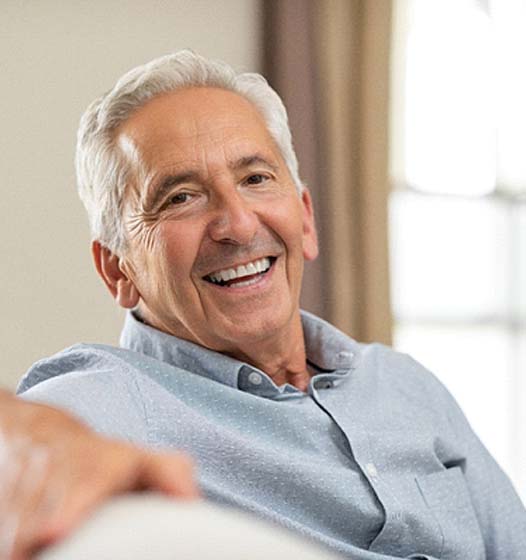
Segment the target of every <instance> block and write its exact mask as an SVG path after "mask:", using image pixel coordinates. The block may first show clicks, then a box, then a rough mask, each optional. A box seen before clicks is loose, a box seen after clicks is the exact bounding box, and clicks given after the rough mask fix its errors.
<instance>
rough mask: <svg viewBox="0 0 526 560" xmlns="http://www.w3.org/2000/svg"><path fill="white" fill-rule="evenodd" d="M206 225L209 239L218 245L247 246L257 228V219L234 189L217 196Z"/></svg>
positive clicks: (252, 210)
mask: <svg viewBox="0 0 526 560" xmlns="http://www.w3.org/2000/svg"><path fill="white" fill-rule="evenodd" d="M214 206H215V207H214V210H213V216H212V218H211V220H210V223H209V225H208V232H209V236H210V238H211V239H213V240H214V241H216V242H218V243H230V244H232V245H248V244H249V243H250V242H251V241H252V240H253V238H254V235H255V234H256V231H257V228H258V217H257V215H256V213H255V212H254V209H253V208H251V206H250V205H249V203H248V202H247V201H246V200H244V199H243V197H242V195H241V194H240V193H239V192H238V191H237V190H235V189H229V190H228V192H227V193H224V194H222V195H221V196H220V197H219V196H218V197H217V199H216V201H215V205H214Z"/></svg>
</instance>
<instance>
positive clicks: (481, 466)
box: [428, 372, 526, 560]
mask: <svg viewBox="0 0 526 560" xmlns="http://www.w3.org/2000/svg"><path fill="white" fill-rule="evenodd" d="M428 373H429V372H428ZM436 384H437V386H438V389H437V390H438V392H439V394H441V396H442V399H443V404H444V407H443V409H444V410H445V414H446V415H447V422H448V423H449V425H450V427H451V430H452V433H453V434H454V437H455V438H456V440H457V441H458V442H459V443H460V445H461V446H462V449H463V455H464V457H465V460H464V461H463V464H461V465H460V466H461V468H462V470H463V471H464V477H465V480H466V484H467V486H468V490H469V493H470V497H471V501H472V505H473V508H474V510H475V513H476V516H477V518H478V522H479V526H480V528H481V533H482V537H483V540H484V544H485V548H486V558H487V560H502V559H504V558H509V559H512V558H513V559H515V558H516V559H517V560H518V559H519V558H526V556H525V554H526V509H525V508H524V505H523V503H522V501H521V499H520V498H519V496H518V494H517V492H516V490H515V488H514V487H513V485H512V483H511V481H510V479H509V478H508V476H507V475H506V474H505V473H504V471H503V470H502V469H501V467H500V466H499V465H498V464H497V462H496V461H495V459H494V458H493V457H492V456H491V454H490V453H489V451H488V450H487V449H486V448H485V446H484V445H483V443H482V442H481V441H480V439H479V438H478V437H477V435H476V434H475V432H474V431H473V429H472V428H471V426H470V424H469V422H468V420H467V419H466V417H465V415H464V413H463V412H462V410H461V409H460V407H459V405H458V404H457V403H456V401H455V399H454V398H453V397H452V396H451V395H450V393H449V392H448V391H447V389H446V388H445V387H444V386H443V385H442V384H441V383H440V382H438V381H436Z"/></svg>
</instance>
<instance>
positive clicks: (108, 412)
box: [17, 344, 146, 442]
mask: <svg viewBox="0 0 526 560" xmlns="http://www.w3.org/2000/svg"><path fill="white" fill-rule="evenodd" d="M135 355H136V353H135V352H131V351H129V350H123V349H120V348H114V347H111V346H106V345H99V344H76V345H75V346H71V347H70V348H66V349H65V350H62V351H61V352H59V353H58V354H55V355H53V356H50V357H48V358H45V359H42V360H39V361H38V362H36V363H35V364H34V365H33V366H32V367H31V368H30V369H29V371H28V372H27V373H26V374H25V375H24V377H23V378H22V380H21V381H20V383H19V385H18V388H17V393H18V394H19V395H20V396H21V397H22V398H24V399H26V400H31V401H37V402H41V403H44V404H49V405H52V406H55V407H58V408H62V409H64V410H67V411H68V412H70V413H73V414H74V415H76V416H78V417H79V418H81V419H82V420H83V421H84V422H86V423H87V424H88V425H90V426H91V427H92V428H94V429H96V430H97V431H99V432H101V433H105V434H106V435H109V436H114V437H120V438H124V439H128V440H133V441H142V442H144V440H145V439H146V421H145V416H144V412H143V405H142V397H141V394H140V391H139V390H138V387H137V371H138V367H137V365H136V363H135V362H136V356H135Z"/></svg>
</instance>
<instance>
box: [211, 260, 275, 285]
mask: <svg viewBox="0 0 526 560" xmlns="http://www.w3.org/2000/svg"><path fill="white" fill-rule="evenodd" d="M275 260H276V259H275V257H263V258H262V259H258V260H257V261H252V262H249V263H247V264H242V265H240V266H238V267H236V268H226V269H224V270H218V271H217V272H213V273H211V274H207V275H206V276H204V280H206V281H207V282H212V284H218V285H219V286H231V285H233V284H236V286H239V287H241V286H245V285H249V284H252V283H254V282H257V281H258V279H259V277H260V276H262V275H263V274H266V273H267V272H268V271H269V270H270V267H271V266H272V265H273V264H274V261H275Z"/></svg>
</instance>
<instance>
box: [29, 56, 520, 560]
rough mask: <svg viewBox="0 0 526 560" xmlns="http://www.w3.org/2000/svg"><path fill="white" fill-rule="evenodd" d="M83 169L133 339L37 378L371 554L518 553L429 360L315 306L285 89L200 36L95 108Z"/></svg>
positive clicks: (84, 187)
mask: <svg viewBox="0 0 526 560" xmlns="http://www.w3.org/2000/svg"><path fill="white" fill-rule="evenodd" d="M77 172H78V183H79V190H80V195H81V198H82V200H83V202H84V204H85V206H86V209H87V211H88V215H89V218H90V224H91V230H92V235H93V246H92V251H93V256H94V260H95V265H96V268H97V271H98V272H99V274H100V276H101V277H102V278H103V280H104V282H105V283H106V285H107V287H108V289H109V290H110V292H111V294H112V295H113V296H114V297H115V299H116V300H117V302H118V303H119V305H121V306H123V307H125V308H127V309H129V310H130V312H129V313H128V315H127V319H126V324H125V327H124V330H123V333H122V336H121V348H112V347H109V346H103V345H79V346H75V347H72V348H70V349H67V350H65V351H64V352H62V353H60V354H58V355H57V356H54V357H52V358H50V359H48V360H44V361H41V362H39V363H38V364H36V365H35V366H34V367H33V368H32V369H31V370H30V371H29V372H28V374H27V375H26V376H25V378H24V379H23V380H22V382H21V384H20V387H19V390H20V392H21V393H22V394H23V395H24V397H25V398H28V399H33V400H40V401H45V402H48V403H51V404H56V405H58V406H61V407H65V408H67V409H69V410H72V411H74V412H75V413H76V414H77V415H79V416H80V417H81V418H83V419H84V420H85V421H86V422H87V423H88V424H89V425H91V426H93V427H94V428H96V429H97V430H99V431H101V432H103V433H106V434H108V435H111V436H115V437H119V438H124V439H127V440H129V441H132V442H136V443H142V444H146V445H150V446H157V445H162V446H164V447H166V446H168V447H172V448H173V449H177V450H182V451H184V452H187V453H189V454H190V455H191V456H192V457H193V458H194V459H195V461H196V464H197V471H198V479H199V483H200V486H201V488H202V491H203V493H204V494H205V496H206V497H208V498H209V499H211V500H214V501H216V502H220V503H227V504H231V505H235V506H237V507H239V508H241V509H244V510H247V511H252V512H254V513H256V514H258V515H259V516H261V517H263V518H266V519H269V520H272V521H275V522H277V523H279V524H281V525H283V526H286V527H289V528H291V529H294V530H296V531H299V532H300V533H301V534H303V535H305V536H306V537H309V538H312V539H315V540H317V541H319V542H321V543H323V544H325V545H327V546H328V547H330V548H332V549H333V550H335V551H337V552H340V553H343V554H345V555H347V556H348V557H349V558H355V559H380V558H383V559H384V558H451V559H453V558H455V559H457V558H458V559H460V558H462V559H467V558H469V559H482V558H490V559H496V558H521V555H522V557H524V550H526V512H525V510H524V507H523V506H522V504H521V503H520V500H519V499H518V497H517V495H516V494H515V492H514V490H513V488H512V486H511V485H510V483H509V481H508V480H507V478H506V477H505V475H504V474H503V473H502V472H501V470H500V469H499V467H498V466H497V465H496V464H495V462H494V461H493V459H492V458H491V457H490V456H489V454H488V453H487V451H486V450H485V449H484V447H483V446H482V445H481V444H480V442H479V441H478V439H477V438H476V436H475V435H474V434H473V432H472V431H471V429H470V427H469V425H468V424H467V422H466V420H465V418H464V417H463V415H462V413H461V412H460V410H459V409H458V407H457V406H456V404H455V403H454V401H453V400H452V398H451V397H450V396H449V394H448V393H447V392H446V390H445V389H444V388H443V387H442V386H441V385H440V384H439V383H438V382H437V381H436V379H435V378H434V377H432V376H431V374H429V373H428V372H426V371H425V370H424V369H423V368H422V367H421V366H419V365H418V364H416V363H415V362H414V361H412V360H411V359H410V358H408V357H407V356H403V355H400V354H397V353H395V352H393V351H391V350H389V349H387V348H384V347H382V346H379V345H368V346H366V345H360V344H358V343H356V342H354V341H353V340H351V339H349V338H348V337H347V336H345V335H344V334H343V333H341V332H339V331H337V330H336V329H335V328H334V327H332V326H330V325H329V324H327V323H325V322H324V321H322V320H320V319H318V318H316V317H314V316H312V315H309V314H307V313H301V312H300V309H299V294H300V284H301V277H302V271H303V263H304V260H305V259H313V258H315V257H316V255H317V250H318V249H317V240H316V232H315V227H314V218H313V210H312V206H311V199H310V196H309V193H308V191H307V190H306V189H305V188H304V187H303V185H302V184H301V181H300V179H299V177H298V168H297V161H296V158H295V155H294V151H293V148H292V143H291V138H290V132H289V129H288V125H287V118H286V112H285V109H284V107H283V105H282V103H281V101H280V99H279V98H278V97H277V95H276V94H275V92H273V90H271V89H270V88H269V86H268V85H267V84H266V82H265V81H264V80H263V79H262V78H261V77H259V76H256V75H253V74H241V75H236V74H235V73H234V72H233V70H232V69H230V68H229V67H227V66H225V65H223V64H220V63H216V62H212V61H209V60H206V59H204V58H202V57H199V56H197V55H195V54H193V53H190V52H188V51H183V52H180V53H177V54H175V55H170V56H167V57H163V58H161V59H157V60H154V61H152V62H151V63H149V64H147V65H145V66H143V67H139V68H136V69H134V70H132V71H131V72H129V73H128V74H126V75H125V76H123V77H122V78H121V79H120V80H119V82H117V84H116V86H115V87H114V88H113V89H112V90H111V91H110V92H109V93H107V94H106V95H104V96H102V97H101V98H99V99H98V100H96V101H95V102H94V103H93V104H92V105H91V106H90V107H89V108H88V110H87V111H86V113H85V115H84V117H83V119H82V121H81V125H80V130H79V141H78V149H77Z"/></svg>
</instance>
